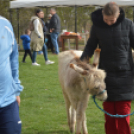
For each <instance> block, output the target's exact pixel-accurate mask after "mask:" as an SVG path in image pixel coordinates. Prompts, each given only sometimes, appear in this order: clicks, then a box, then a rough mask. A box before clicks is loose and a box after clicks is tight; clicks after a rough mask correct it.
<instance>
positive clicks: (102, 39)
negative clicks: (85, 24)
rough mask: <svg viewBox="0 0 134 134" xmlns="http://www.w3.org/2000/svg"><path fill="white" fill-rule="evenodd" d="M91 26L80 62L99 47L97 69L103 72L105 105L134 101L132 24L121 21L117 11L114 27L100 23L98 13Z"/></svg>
mask: <svg viewBox="0 0 134 134" xmlns="http://www.w3.org/2000/svg"><path fill="white" fill-rule="evenodd" d="M91 17H92V21H93V26H92V29H91V33H90V38H89V39H88V42H87V45H86V47H85V50H84V52H83V54H82V56H81V59H82V60H83V59H84V58H86V57H91V56H92V55H93V53H94V50H95V49H96V47H97V44H99V47H100V48H101V53H100V63H99V68H100V69H103V70H105V71H106V73H107V76H106V79H105V82H106V90H107V93H108V99H107V100H108V101H123V100H132V99H134V83H133V60H132V51H131V48H134V24H133V22H132V21H131V20H129V19H126V18H125V14H124V11H123V10H122V9H120V16H119V18H118V20H117V22H116V23H115V24H113V25H112V26H109V25H107V24H106V23H104V21H103V16H102V9H99V10H97V11H95V12H93V13H92V15H91Z"/></svg>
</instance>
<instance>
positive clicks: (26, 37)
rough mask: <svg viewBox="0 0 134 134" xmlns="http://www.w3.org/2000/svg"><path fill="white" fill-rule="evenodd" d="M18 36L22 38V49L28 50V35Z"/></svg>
mask: <svg viewBox="0 0 134 134" xmlns="http://www.w3.org/2000/svg"><path fill="white" fill-rule="evenodd" d="M20 38H21V39H22V42H23V48H24V50H29V49H30V41H31V39H30V36H29V35H26V34H25V35H21V36H20Z"/></svg>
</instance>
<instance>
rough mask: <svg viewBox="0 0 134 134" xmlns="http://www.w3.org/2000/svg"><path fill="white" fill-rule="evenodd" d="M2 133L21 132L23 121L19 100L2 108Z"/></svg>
mask: <svg viewBox="0 0 134 134" xmlns="http://www.w3.org/2000/svg"><path fill="white" fill-rule="evenodd" d="M0 134H21V121H20V117H19V106H18V103H17V101H15V102H13V103H12V104H10V105H9V106H6V107H4V108H0Z"/></svg>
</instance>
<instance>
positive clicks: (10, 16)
mask: <svg viewBox="0 0 134 134" xmlns="http://www.w3.org/2000/svg"><path fill="white" fill-rule="evenodd" d="M9 19H10V22H11V24H12V9H9Z"/></svg>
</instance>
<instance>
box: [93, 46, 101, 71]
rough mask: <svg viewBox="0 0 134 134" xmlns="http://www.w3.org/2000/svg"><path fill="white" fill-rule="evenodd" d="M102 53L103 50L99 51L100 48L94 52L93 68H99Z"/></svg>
mask: <svg viewBox="0 0 134 134" xmlns="http://www.w3.org/2000/svg"><path fill="white" fill-rule="evenodd" d="M100 52H101V49H98V48H97V49H96V50H95V51H94V59H93V67H94V68H96V69H97V68H98V65H99V59H100Z"/></svg>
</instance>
